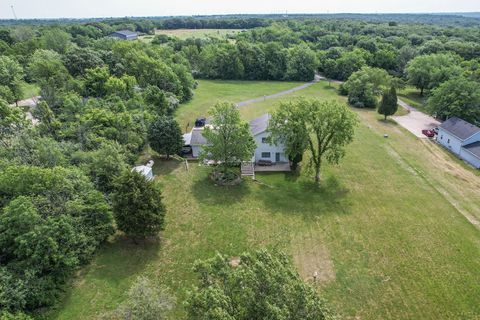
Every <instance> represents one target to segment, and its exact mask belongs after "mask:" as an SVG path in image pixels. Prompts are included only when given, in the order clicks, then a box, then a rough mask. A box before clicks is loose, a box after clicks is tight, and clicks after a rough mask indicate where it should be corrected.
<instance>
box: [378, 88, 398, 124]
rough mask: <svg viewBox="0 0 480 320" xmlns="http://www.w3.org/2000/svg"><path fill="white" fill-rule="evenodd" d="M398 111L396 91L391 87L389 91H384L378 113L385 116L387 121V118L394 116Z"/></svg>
mask: <svg viewBox="0 0 480 320" xmlns="http://www.w3.org/2000/svg"><path fill="white" fill-rule="evenodd" d="M397 110H398V99H397V90H395V87H393V86H392V87H391V88H390V90H388V91H385V93H384V94H383V96H382V102H381V103H380V105H379V106H378V113H380V114H383V115H384V116H385V120H387V117H388V116H391V115H394V114H395V113H396V112H397Z"/></svg>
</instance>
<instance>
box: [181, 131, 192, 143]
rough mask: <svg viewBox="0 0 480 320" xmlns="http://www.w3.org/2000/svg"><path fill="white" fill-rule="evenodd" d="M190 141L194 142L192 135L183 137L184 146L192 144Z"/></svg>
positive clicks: (188, 134)
mask: <svg viewBox="0 0 480 320" xmlns="http://www.w3.org/2000/svg"><path fill="white" fill-rule="evenodd" d="M190 141H192V133H191V132H190V133H185V134H184V135H183V144H184V145H186V146H188V145H189V144H190Z"/></svg>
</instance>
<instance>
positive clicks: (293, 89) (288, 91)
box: [236, 75, 323, 108]
mask: <svg viewBox="0 0 480 320" xmlns="http://www.w3.org/2000/svg"><path fill="white" fill-rule="evenodd" d="M322 79H323V78H322V77H321V76H319V75H315V80H313V81H312V82H308V83H305V84H303V85H301V86H298V87H295V88H292V89H289V90H285V91H281V92H277V93H274V94H271V95H269V96H263V97H259V98H254V99H250V100H246V101H241V102H238V103H236V106H237V107H239V108H240V107H244V106H248V105H249V104H253V103H257V102H262V101H265V100H268V99H273V98H278V97H281V96H284V95H287V94H290V93H294V92H297V91H300V90H303V89H306V88H308V87H310V86H311V85H313V84H315V83H317V82H318V81H320V80H322Z"/></svg>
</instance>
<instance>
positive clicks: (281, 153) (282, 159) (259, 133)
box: [183, 114, 288, 164]
mask: <svg viewBox="0 0 480 320" xmlns="http://www.w3.org/2000/svg"><path fill="white" fill-rule="evenodd" d="M269 120H270V115H269V114H264V115H263V116H261V117H259V118H256V119H254V120H252V121H251V122H250V130H251V131H252V135H253V138H254V140H255V143H256V144H257V148H256V149H255V152H254V154H253V155H252V162H255V163H257V162H258V161H259V160H267V161H271V162H272V163H274V164H275V163H288V158H287V156H286V155H285V150H284V149H285V147H284V146H283V145H282V144H278V145H275V144H273V143H271V141H270V134H269V133H268V131H267V129H268V122H269ZM203 129H204V128H203V127H195V128H193V129H192V131H191V132H190V133H187V134H185V135H184V136H183V139H184V141H185V145H188V146H191V147H192V157H194V158H197V157H198V155H199V153H200V151H201V150H202V147H203V146H204V145H206V144H207V140H206V139H205V137H204V136H203V134H202V133H203Z"/></svg>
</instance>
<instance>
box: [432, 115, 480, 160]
mask: <svg viewBox="0 0 480 320" xmlns="http://www.w3.org/2000/svg"><path fill="white" fill-rule="evenodd" d="M437 142H438V143H440V144H441V145H443V146H444V147H446V148H448V149H449V150H450V151H452V152H453V153H454V154H456V155H457V156H458V157H460V158H462V159H463V160H465V161H467V162H468V163H470V164H471V165H472V166H474V167H475V168H480V128H479V127H477V126H475V125H473V124H471V123H468V122H466V121H464V120H462V119H460V118H457V117H453V118H450V119H448V120H447V121H445V122H444V123H442V124H441V125H440V127H439V128H438V135H437Z"/></svg>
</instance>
